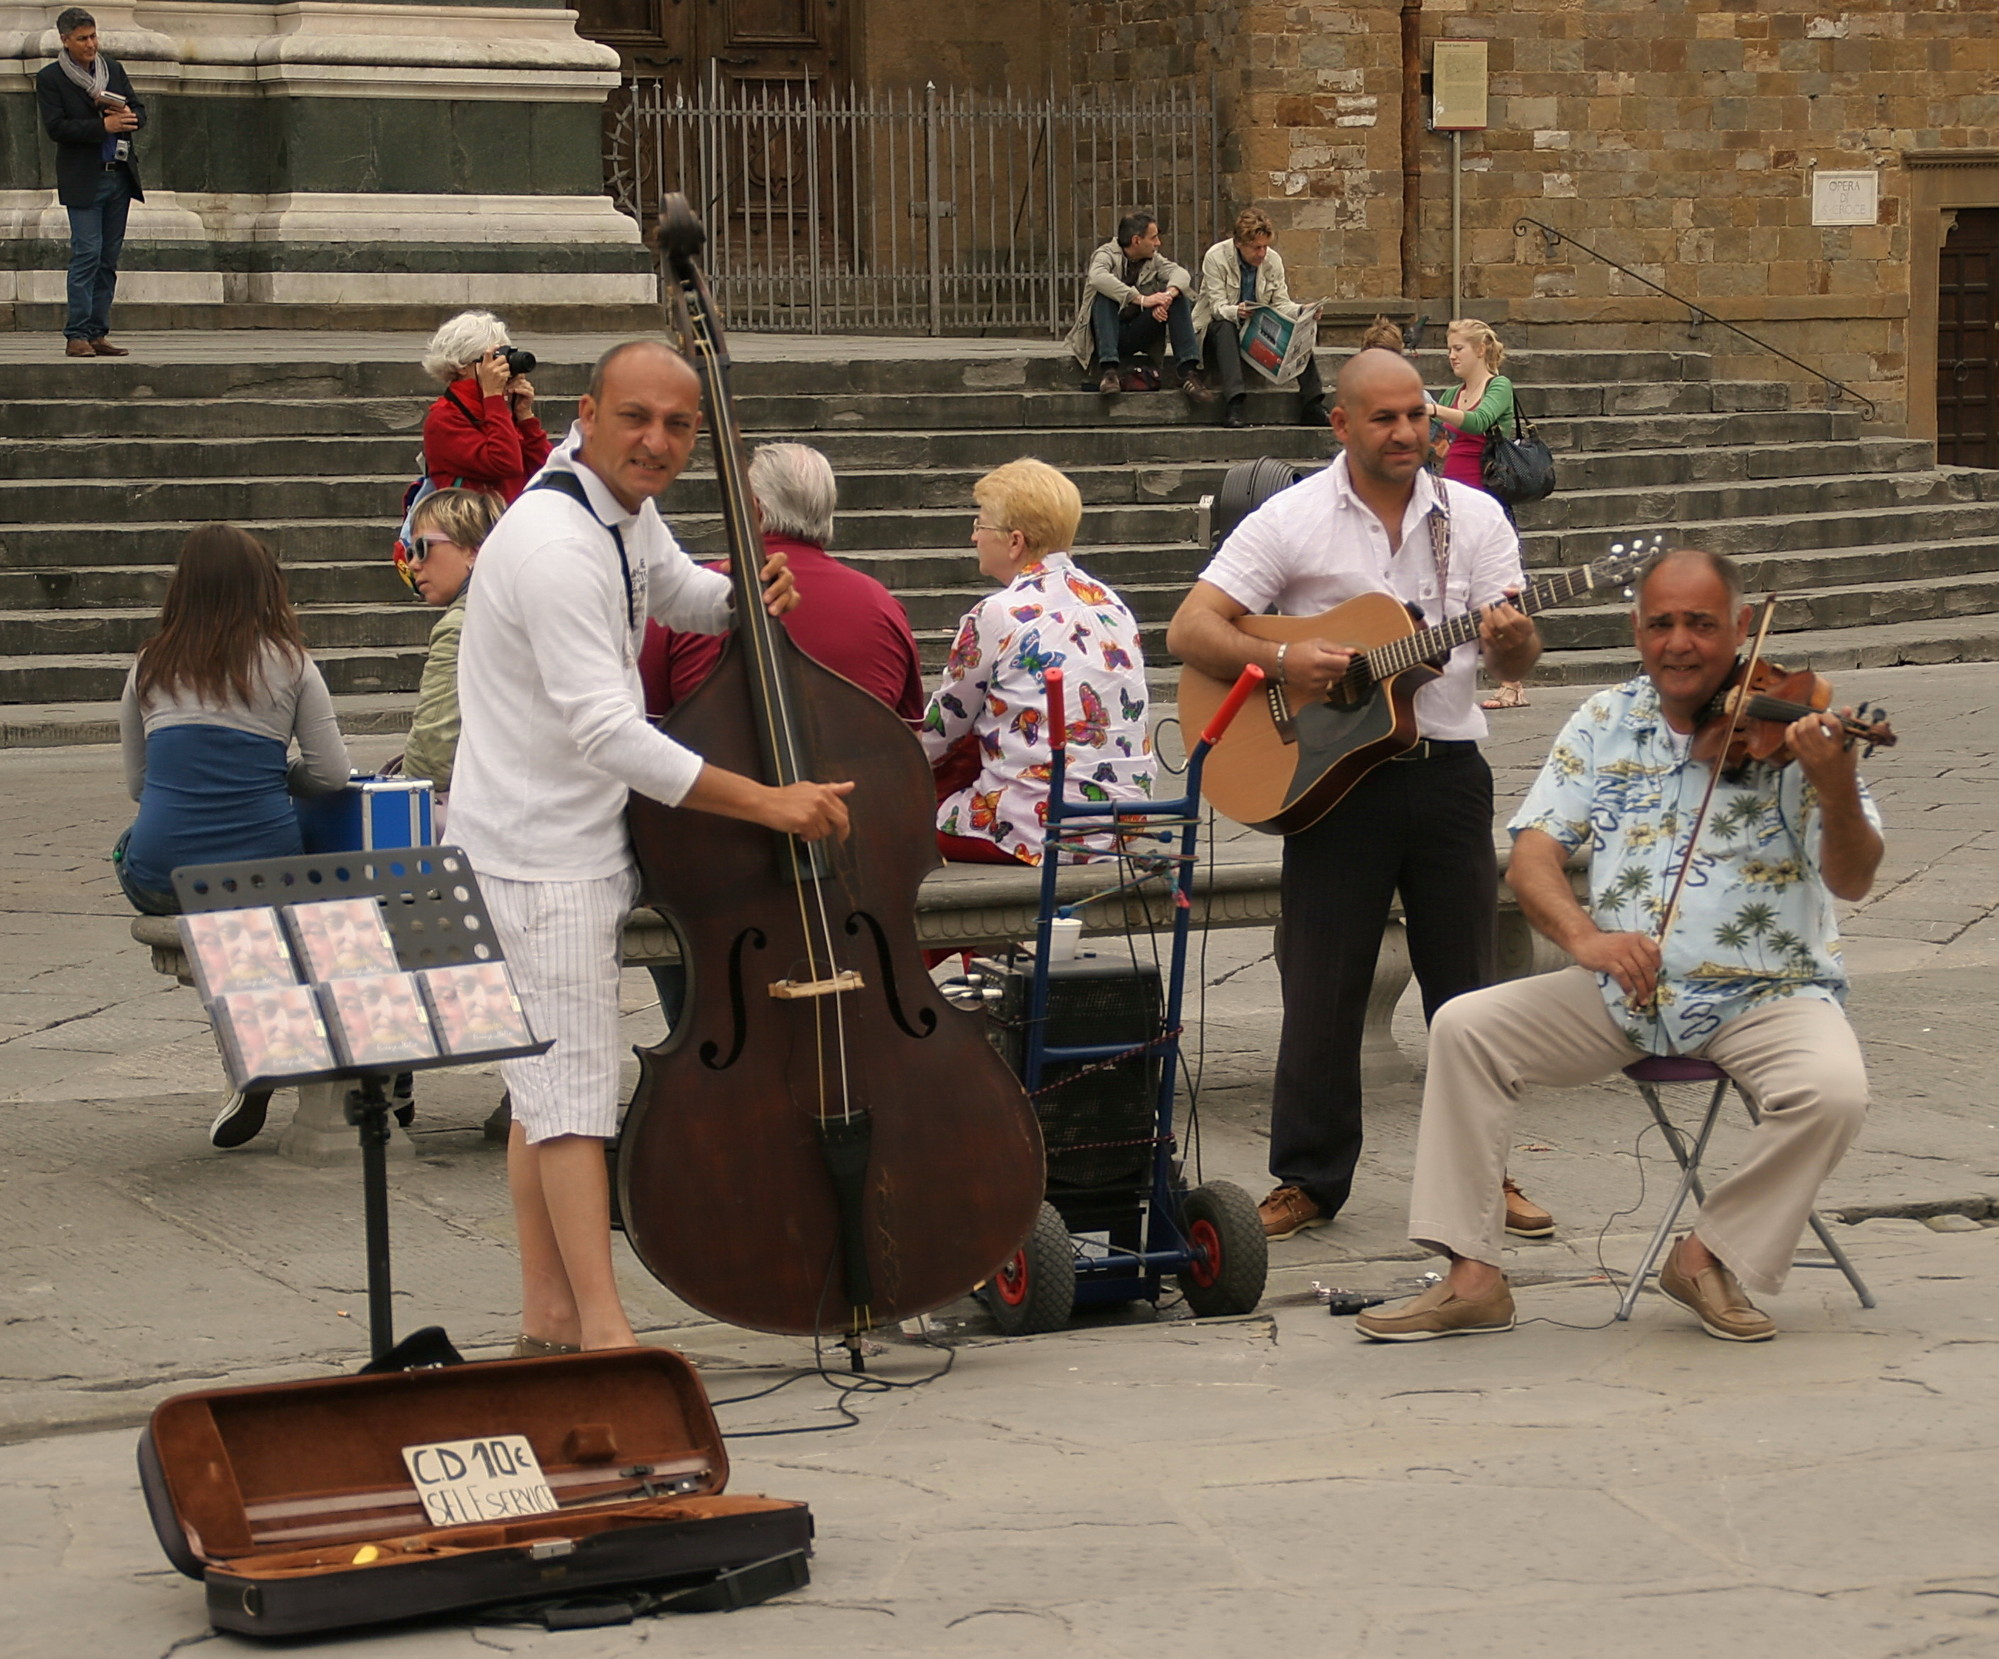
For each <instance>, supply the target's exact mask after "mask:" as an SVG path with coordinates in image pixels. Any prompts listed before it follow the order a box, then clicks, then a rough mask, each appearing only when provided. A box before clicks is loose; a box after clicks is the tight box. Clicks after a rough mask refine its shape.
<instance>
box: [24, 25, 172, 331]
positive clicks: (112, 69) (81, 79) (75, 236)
mask: <svg viewBox="0 0 1999 1659" xmlns="http://www.w3.org/2000/svg"><path fill="white" fill-rule="evenodd" d="M56 33H57V34H58V35H60V36H61V37H62V50H61V51H60V52H58V53H57V54H56V61H55V62H54V63H52V64H50V65H49V66H48V67H47V68H46V69H44V70H42V72H41V73H40V74H38V75H37V76H36V77H35V100H36V102H37V103H38V104H39V105H40V107H41V114H42V126H43V128H44V130H46V131H47V133H48V135H49V137H51V138H53V139H54V140H55V142H56V195H57V196H58V197H59V198H60V199H61V201H62V205H63V206H64V207H66V208H68V209H69V318H68V320H67V321H66V322H65V323H64V324H63V334H64V336H65V337H66V338H67V339H68V341H69V345H68V347H67V348H66V350H67V353H68V355H69V356H71V357H124V356H126V355H128V354H127V352H126V350H125V348H124V347H123V346H114V345H113V344H112V343H111V341H110V338H109V336H110V333H111V296H112V294H113V293H114V292H116V290H117V287H118V255H119V252H120V251H121V250H122V249H123V247H124V245H125V219H126V215H127V214H129V213H130V212H131V209H132V204H133V203H134V202H138V201H144V200H145V192H144V191H143V190H141V189H140V188H139V155H138V148H137V146H136V145H135V144H134V143H133V141H132V137H131V135H132V134H133V133H136V132H137V131H138V130H139V129H140V128H141V127H143V126H144V125H145V124H146V106H145V105H144V104H142V103H141V102H140V101H139V96H138V94H137V93H135V92H134V91H133V90H132V80H131V77H130V76H128V75H127V74H126V73H125V68H124V65H122V64H119V63H115V62H113V61H112V59H111V58H109V57H108V56H106V55H105V54H104V53H103V52H102V51H100V50H99V49H98V45H97V20H96V19H95V18H94V17H92V16H91V15H90V13H89V12H87V11H85V10H83V8H82V7H80V6H71V7H70V8H69V9H68V10H66V11H65V12H63V13H62V14H61V16H59V17H58V18H57V19H56Z"/></svg>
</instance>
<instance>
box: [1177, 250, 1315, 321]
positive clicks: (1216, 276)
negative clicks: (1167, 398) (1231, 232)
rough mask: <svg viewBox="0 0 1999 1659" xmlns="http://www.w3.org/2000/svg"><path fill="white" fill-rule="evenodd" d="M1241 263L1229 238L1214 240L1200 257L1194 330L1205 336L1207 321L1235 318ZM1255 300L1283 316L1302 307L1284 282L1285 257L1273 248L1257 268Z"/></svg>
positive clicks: (1293, 314) (1240, 289)
mask: <svg viewBox="0 0 1999 1659" xmlns="http://www.w3.org/2000/svg"><path fill="white" fill-rule="evenodd" d="M1241 295H1242V262H1241V261H1240V260H1239V259H1237V258H1236V251H1235V243H1234V242H1233V241H1232V240H1226V239H1225V240H1223V241H1220V242H1217V243H1216V244H1215V245H1214V246H1213V247H1212V248H1210V249H1209V250H1208V251H1207V252H1206V253H1204V254H1203V255H1202V256H1201V291H1200V292H1199V293H1198V294H1196V295H1195V296H1194V331H1195V332H1196V333H1197V334H1200V335H1202V336H1203V337H1205V336H1206V335H1207V332H1208V324H1209V323H1211V322H1213V321H1214V320H1215V317H1216V316H1217V315H1218V314H1219V315H1221V316H1223V317H1226V318H1228V319H1229V320H1230V321H1231V322H1233V321H1234V320H1235V308H1236V307H1237V306H1238V305H1240V304H1241V303H1242V299H1241ZM1256 302H1257V304H1259V305H1268V306H1270V307H1271V308H1272V309H1274V310H1276V311H1278V312H1281V313H1282V314H1283V315H1284V316H1286V317H1296V316H1297V315H1298V313H1299V312H1300V311H1302V310H1304V309H1305V308H1304V307H1303V306H1302V305H1300V304H1299V303H1298V302H1297V301H1296V300H1294V299H1293V298H1292V297H1291V290H1290V289H1289V288H1288V287H1286V286H1285V283H1284V260H1283V258H1282V256H1281V255H1280V254H1279V253H1278V251H1277V250H1276V249H1275V248H1272V249H1271V250H1270V251H1269V252H1268V253H1266V254H1265V255H1264V256H1263V263H1262V264H1261V265H1259V266H1258V267H1257V268H1256Z"/></svg>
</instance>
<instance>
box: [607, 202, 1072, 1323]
mask: <svg viewBox="0 0 1999 1659" xmlns="http://www.w3.org/2000/svg"><path fill="white" fill-rule="evenodd" d="M704 240H705V234H704V232H703V230H702V227H701V224H700V222H699V220H697V219H696V218H695V216H694V214H693V212H692V210H691V209H690V208H689V207H688V204H687V202H686V199H685V198H684V197H681V196H678V195H675V196H669V197H668V198H667V210H666V214H665V217H664V218H663V220H662V222H661V226H660V248H661V251H662V253H663V254H664V255H665V259H666V264H667V269H668V273H669V288H670V290H671V294H672V304H673V317H674V322H675V325H676V327H677V328H678V330H679V333H680V336H681V342H682V348H683V350H685V351H686V352H687V354H688V356H689V358H690V360H691V361H692V363H693V364H694V366H695V369H696V370H697V372H698V373H699V375H700V378H701V382H702V392H703V401H704V405H705V408H706V411H707V417H708V434H709V439H710V441H711V443H712V444H713V446H714V455H715V470H716V475H717V477H718V479H719V480H720V482H721V487H722V498H723V512H724V516H725V519H726V528H727V533H728V546H729V565H730V573H731V575H730V579H731V581H732V582H733V583H734V585H735V607H736V631H735V633H734V635H733V636H732V637H731V640H730V642H729V644H728V645H727V646H726V648H725V649H724V651H723V654H722V657H721V660H720V662H719V663H718V664H717V665H716V668H715V670H714V672H713V673H712V674H711V675H710V676H709V677H708V679H707V680H706V681H704V682H703V683H702V685H701V687H700V688H699V689H698V690H697V691H696V692H694V693H693V695H692V696H690V697H688V698H687V699H686V700H685V701H684V702H682V703H681V704H679V705H678V706H677V707H676V708H675V710H674V711H673V713H672V715H671V716H670V717H669V719H668V722H667V730H668V732H669V733H670V734H671V735H672V736H673V737H675V738H676V739H677V740H679V741H680V742H682V743H685V744H686V745H687V746H688V747H689V748H691V749H692V750H694V752H695V753H697V754H699V755H700V756H702V757H703V759H704V760H707V761H710V762H712V763H714V764H715V765H718V766H722V767H725V768H728V769H729V770H731V771H736V772H740V773H743V774H745V775H746V776H749V777H752V778H757V779H760V780H762V781H763V782H766V783H769V784H772V785H778V786H782V785H785V784H790V783H795V782H799V781H804V780H815V781H819V782H827V783H832V782H840V781H843V780H847V779H851V780H853V783H854V786H855V787H854V791H853V793H852V794H851V795H850V796H849V797H848V798H847V805H848V809H849V813H850V815H851V821H852V827H851V833H850V834H849V835H848V837H847V839H846V840H845V841H842V842H834V841H830V840H829V841H820V842H815V843H806V842H802V841H800V840H798V839H796V838H795V837H792V836H787V835H783V834H779V833H777V832H775V831H772V830H767V829H764V828H762V827H761V826H759V825H754V824H745V823H740V822H736V821H734V820H730V819H724V818H719V817H714V816H711V815H709V814H706V813H701V812H689V811H674V810H670V809H668V808H666V807H663V806H660V805H658V804H657V803H654V802H651V801H647V800H645V799H643V798H642V797H639V796H636V795H635V796H634V797H633V798H632V801H631V806H630V809H629V823H630V828H631V835H632V842H633V846H634V850H635V852H636V854H637V857H638V864H639V872H640V877H641V881H642V897H643V900H644V902H646V903H648V904H651V905H653V906H655V907H656V908H657V909H659V910H660V911H662V912H663V913H664V914H665V915H666V916H667V917H668V918H669V920H671V922H672V923H673V925H674V927H675V929H676V931H677V932H678V934H679V936H680V941H681V949H682V953H683V957H684V959H685V960H686V962H687V964H688V998H687V1003H686V1008H685V1011H684V1013H683V1016H682V1018H681V1019H680V1020H679V1021H677V1022H676V1023H675V1025H674V1028H673V1030H672V1031H671V1032H670V1033H669V1034H668V1036H667V1039H666V1041H665V1042H663V1043H662V1044H660V1045H659V1046H658V1047H656V1048H653V1049H649V1050H644V1051H641V1053H640V1057H639V1058H640V1065H641V1075H640V1081H639V1087H638V1092H637V1094H636V1095H635V1096H634V1098H633V1101H632V1105H631V1109H630V1111H629V1112H628V1114H627V1116H626V1119H625V1125H624V1129H623V1131H622V1133H621V1134H620V1137H619V1141H618V1196H619V1201H620V1204H621V1206H622V1210H623V1214H624V1218H625V1232H626V1235H627V1237H628V1238H629V1239H630V1241H631V1245H632V1248H633V1250H634V1251H635V1252H636V1253H637V1254H638V1257H639V1260H640V1261H641V1262H643V1263H644V1264H645V1266H646V1268H647V1270H648V1271H649V1272H651V1274H652V1275H653V1277H655V1278H656V1279H658V1280H659V1281H660V1283H661V1284H663V1285H665V1286H666V1287H667V1288H668V1289H669V1290H671V1291H672V1292H673V1293H674V1294H675V1295H676V1296H678V1297H679V1298H680V1299H681V1300H683V1301H685V1302H687V1303H688V1304H689V1305H690V1306H692V1307H695V1308H698V1309H699V1310H700V1311H701V1312H703V1313H705V1314H709V1315H711V1316H712V1317H714V1318H716V1319H719V1320H723V1321H726V1322H727V1323H729V1324H734V1325H742V1326H746V1327H749V1328H751V1329H754V1330H763V1331H776V1332H782V1333H788V1334H794V1335H818V1334H821V1333H841V1334H845V1335H853V1334H856V1333H858V1332H860V1331H862V1330H865V1329H867V1328H868V1327H870V1326H871V1325H875V1324H881V1323H887V1322H891V1321H894V1320H899V1319H904V1318H909V1317H913V1316H914V1315H917V1314H921V1313H927V1312H929V1311H931V1310H932V1309H935V1308H939V1307H942V1306H943V1305H944V1304H945V1303H947V1302H951V1301H954V1300H956V1299H957V1298H958V1297H960V1296H963V1295H965V1294H966V1293H967V1292H968V1291H970V1290H971V1289H972V1288H973V1287H974V1286H975V1285H977V1284H978V1283H979V1282H980V1281H982V1280H984V1279H987V1278H990V1277H991V1276H992V1275H993V1274H994V1273H995V1272H996V1271H997V1270H998V1268H999V1267H1000V1265H1001V1264H1002V1263H1003V1262H1004V1261H1006V1260H1007V1259H1008V1258H1009V1257H1010V1256H1012V1254H1013V1253H1014V1251H1015V1250H1016V1249H1017V1248H1018V1247H1019V1245H1020V1243H1021V1241H1022V1240H1023V1239H1024V1238H1025V1237H1026V1236H1027V1234H1028V1232H1029V1230H1030V1229H1031V1228H1032V1226H1033V1224H1034V1220H1035V1217H1036V1215H1037V1213H1038V1211H1039V1208H1040V1204H1041V1197H1042V1189H1043V1183H1044V1163H1043V1156H1042V1145H1041V1131H1040V1127H1039V1124H1038V1122H1037V1121H1036V1118H1035V1115H1034V1111H1033V1107H1032V1105H1031V1103H1030V1102H1029V1101H1028V1099H1027V1097H1026V1095H1025V1093H1024V1092H1023V1091H1022V1089H1021V1086H1020V1083H1019V1081H1018V1080H1017V1079H1016V1078H1015V1077H1014V1075H1013V1073H1012V1072H1011V1071H1009V1070H1008V1068H1007V1066H1006V1064H1005V1062H1004V1061H1003V1060H1002V1059H1001V1058H1000V1056H999V1054H998V1053H997V1052H996V1051H995V1050H994V1049H993V1047H992V1046H991V1044H990V1043H989V1042H988V1041H987V1040H986V1036H985V1031H984V1025H983V1020H982V1018H981V1016H979V1015H977V1014H971V1013H966V1012H964V1011H962V1010H959V1009H955V1008H953V1007H951V1006H950V1005H949V1004H948V1003H947V1002H945V1000H944V999H943V998H942V997H941V996H940V995H939V994H938V993H937V991H936V989H935V987H934V986H933V985H932V983H931V980H930V976H929V973H928V971H927V970H926V969H925V966H924V962H923V955H922V950H921V948H920V946H919V944H918V941H917V934H916V922H915V907H916V890H917V887H918V885H919V884H920V883H921V882H922V880H923V877H924V876H925V875H927V874H928V873H929V872H930V871H931V870H933V869H935V868H936V867H937V866H938V864H939V863H941V862H942V861H941V858H940V856H939V854H938V850H937V836H936V823H935V800H936V791H935V788H934V785H933V784H932V781H931V772H930V766H929V762H928V760H927V759H926V757H925V755H924V753H923V750H922V747H921V745H920V744H919V743H918V742H917V740H916V738H915V736H914V735H913V734H912V733H911V732H910V730H909V729H908V727H907V726H906V725H905V724H904V722H903V721H902V720H901V719H900V718H899V717H898V716H897V715H896V714H895V712H894V711H893V710H891V709H890V708H888V707H887V706H886V705H884V704H882V703H880V702H878V701H877V700H876V699H875V698H874V697H872V696H871V695H869V694H868V693H867V692H865V691H863V690H861V689H860V688H859V687H858V686H856V685H854V684H853V683H851V682H850V681H848V680H846V679H843V678H842V677H841V676H840V675H838V674H835V673H834V672H832V671H831V670H830V669H828V668H825V667H823V666H822V665H820V664H819V663H817V662H815V661H813V660H812V659H811V658H810V657H808V656H806V655H805V654H804V653H803V652H802V651H800V650H799V649H798V648H797V647H796V646H795V645H793V644H792V642H791V639H790V636H789V635H788V634H787V633H786V632H785V630H784V628H783V627H782V626H781V625H780V624H779V623H777V622H776V621H775V620H774V619H773V618H772V617H771V616H770V615H769V613H768V612H767V611H766V610H765V609H764V607H763V602H762V596H761V592H760V587H759V572H760V569H761V567H762V564H763V562H764V559H763V550H762V545H763V544H762V539H761V536H760V534H759V531H758V524H757V513H756V506H755V503H754V502H753V500H752V499H751V496H750V491H749V488H748V484H747V481H746V479H747V472H748V466H747V462H746V460H745V457H744V454H743V449H742V445H741V442H740V440H739V438H738V436H737V431H736V425H735V420H734V414H733V410H732V407H731V404H730V394H729V384H728V357H727V353H726V346H725V341H724V337H723V331H722V326H721V323H720V321H719V319H718V318H717V316H716V312H715V307H714V304H713V301H712V300H711V298H710V296H709V292H708V286H707V282H706V279H705V277H704V276H703V274H702V271H701V267H700V264H699V255H700V252H701V248H702V245H703V242H704Z"/></svg>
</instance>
